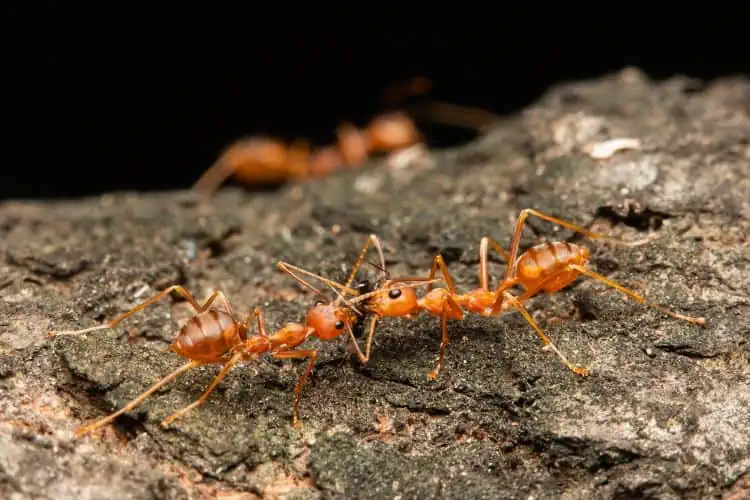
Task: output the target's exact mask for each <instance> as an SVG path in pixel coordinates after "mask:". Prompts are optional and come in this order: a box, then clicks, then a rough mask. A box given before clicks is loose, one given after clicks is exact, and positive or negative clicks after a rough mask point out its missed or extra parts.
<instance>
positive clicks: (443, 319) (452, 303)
mask: <svg viewBox="0 0 750 500" xmlns="http://www.w3.org/2000/svg"><path fill="white" fill-rule="evenodd" d="M449 309H452V310H453V311H460V310H461V308H460V306H459V305H458V303H456V300H455V299H454V298H453V297H451V296H450V295H446V296H445V297H444V298H443V307H442V311H441V312H440V327H441V329H442V338H441V340H440V356H439V357H438V361H437V363H436V364H435V369H434V370H432V371H431V372H429V373H428V374H427V378H428V379H430V380H435V379H436V378H437V376H438V373H440V369H441V368H442V367H443V362H444V361H445V351H446V349H447V348H448V343H449V342H450V337H449V336H448V311H449Z"/></svg>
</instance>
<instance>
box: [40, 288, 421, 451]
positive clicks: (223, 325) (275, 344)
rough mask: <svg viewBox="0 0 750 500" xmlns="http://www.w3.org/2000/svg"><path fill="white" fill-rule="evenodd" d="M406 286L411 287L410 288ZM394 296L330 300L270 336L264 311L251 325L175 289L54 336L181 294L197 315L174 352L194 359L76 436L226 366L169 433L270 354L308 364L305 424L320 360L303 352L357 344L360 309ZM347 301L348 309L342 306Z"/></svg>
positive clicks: (222, 301)
mask: <svg viewBox="0 0 750 500" xmlns="http://www.w3.org/2000/svg"><path fill="white" fill-rule="evenodd" d="M304 284H305V285H306V286H307V287H308V288H311V289H312V290H314V291H315V292H316V293H318V294H319V295H321V296H322V297H323V298H324V299H325V296H324V295H323V294H322V292H320V291H319V290H317V289H316V288H314V287H313V286H312V285H310V284H309V283H304ZM401 286H407V287H408V286H409V285H401ZM392 290H393V289H391V288H383V289H379V290H376V291H373V292H371V293H369V294H363V295H361V296H359V297H356V298H354V299H352V300H350V301H349V300H346V299H345V298H344V297H343V296H342V295H340V294H339V297H338V298H337V299H336V300H335V301H334V302H330V301H328V300H327V299H326V300H325V301H324V302H319V303H317V304H316V305H314V306H313V307H312V308H310V310H309V311H308V313H307V318H306V321H305V324H300V323H287V324H286V325H284V326H283V327H282V328H280V329H279V330H277V331H276V332H274V333H271V334H269V333H267V331H266V326H265V321H264V319H263V312H262V311H261V309H260V308H255V310H254V311H253V313H252V314H250V315H249V316H248V318H247V320H246V321H245V322H239V321H237V320H236V319H235V318H234V315H233V312H232V307H231V305H230V304H229V301H228V300H227V299H226V297H225V296H224V294H223V293H222V292H220V291H217V292H214V293H213V294H212V295H211V296H210V297H209V298H208V300H206V302H204V303H203V304H202V305H201V304H199V303H198V301H197V300H195V298H194V297H193V296H192V294H190V292H188V291H187V290H186V289H185V288H183V287H181V286H179V285H175V286H171V287H169V288H167V289H165V290H163V291H161V292H159V293H157V294H155V295H154V296H152V297H151V298H149V299H147V300H145V301H144V302H142V303H140V304H139V305H137V306H135V307H134V308H132V309H130V310H129V311H127V312H125V313H124V314H122V315H120V316H118V317H116V318H115V319H113V320H111V321H109V322H106V323H103V324H100V325H97V326H94V327H90V328H84V329H81V330H70V331H61V332H54V331H52V332H50V336H52V337H55V336H60V335H79V334H83V333H87V332H92V331H96V330H104V329H109V328H114V327H115V326H117V325H118V324H119V323H120V322H122V321H123V320H124V319H126V318H128V317H129V316H131V315H133V314H135V313H137V312H139V311H141V310H143V309H145V308H146V307H148V306H149V305H152V304H154V303H156V302H158V301H160V300H162V299H164V298H165V297H167V296H168V295H169V294H170V293H171V292H175V293H176V294H178V295H180V296H181V297H183V298H184V299H186V300H187V301H188V302H189V303H190V305H191V306H192V307H193V309H194V310H195V311H196V315H195V316H193V317H192V318H191V319H190V320H188V321H187V323H185V325H184V326H183V327H182V328H180V330H179V332H178V333H177V336H176V337H175V339H174V340H173V341H172V343H171V344H170V346H169V348H168V350H170V351H172V352H175V353H176V354H178V355H180V356H182V357H184V358H187V359H189V361H188V362H187V363H185V364H184V365H182V366H181V367H179V368H177V369H176V370H174V371H173V372H172V373H170V374H169V375H167V376H166V377H164V378H162V379H161V380H159V381H158V382H156V383H155V384H154V385H152V386H151V387H150V388H149V389H148V390H146V391H145V392H143V393H142V394H141V395H140V396H138V397H136V398H135V399H133V400H132V401H130V402H129V403H128V404H126V405H125V406H124V407H123V408H121V409H120V410H118V411H116V412H114V413H111V414H110V415H108V416H106V417H103V418H101V419H99V420H96V421H95V422H93V423H91V424H89V425H86V426H84V427H82V428H80V429H78V430H77V431H76V435H78V436H81V435H83V434H87V433H89V432H91V431H93V430H95V429H97V428H99V427H101V426H104V425H107V424H108V423H110V422H112V421H113V420H114V419H115V418H117V417H118V416H120V415H122V414H124V413H126V412H128V411H130V410H132V409H133V408H135V407H136V406H138V405H140V404H141V403H142V402H143V401H144V400H145V399H146V398H147V397H149V396H150V395H151V394H153V393H154V392H156V391H158V390H159V389H160V388H161V387H163V386H164V385H166V384H167V383H169V382H170V381H172V380H173V379H175V378H177V376H179V375H180V374H182V373H184V372H186V371H188V370H191V369H193V368H196V367H198V366H201V365H207V364H217V365H221V366H222V368H221V371H220V372H219V374H218V375H217V376H216V377H215V378H214V380H213V381H212V382H211V384H210V385H209V386H208V388H207V389H206V390H205V391H204V392H203V394H201V396H200V397H199V398H198V399H197V400H196V401H194V402H193V403H191V404H189V405H188V406H186V407H184V408H182V409H181V410H179V411H177V412H175V413H173V414H172V415H170V416H169V417H167V418H166V419H164V420H163V421H162V425H163V426H165V427H166V426H168V425H169V424H170V423H171V422H173V421H174V420H175V419H177V418H180V417H181V416H183V415H184V414H185V413H187V412H188V411H190V410H192V409H193V408H196V407H197V406H199V405H201V404H202V403H204V402H205V401H206V399H207V398H208V396H209V395H210V394H211V392H212V391H213V390H214V389H215V388H216V386H217V385H218V384H219V382H220V381H221V380H222V379H223V378H224V377H225V376H226V375H227V373H229V371H230V370H231V369H232V368H233V367H234V366H235V365H236V364H237V363H239V362H240V361H245V360H248V359H255V358H258V357H259V356H261V355H263V354H270V355H272V356H274V357H275V358H278V359H292V358H306V359H308V364H307V368H306V370H305V372H304V373H303V375H302V376H301V377H300V379H299V381H298V382H297V385H296V386H295V388H294V392H295V399H294V409H293V413H292V425H294V426H298V425H299V423H300V420H299V403H300V396H301V394H302V388H303V387H304V385H305V382H306V381H307V379H308V377H309V376H310V373H311V372H312V369H313V365H314V364H315V360H316V357H317V350H315V349H298V347H299V346H300V345H301V344H302V343H303V342H304V341H305V340H307V339H308V338H309V337H311V336H314V337H317V338H318V339H320V340H333V339H335V338H337V337H339V336H340V335H341V334H343V333H344V332H345V331H348V332H349V335H350V336H351V338H354V335H353V333H352V329H351V325H352V323H353V322H354V321H355V317H356V315H357V314H359V312H358V311H357V309H356V304H357V303H358V302H362V301H364V300H368V299H369V298H370V297H372V296H375V295H378V294H381V293H390V292H391V291H392ZM342 301H343V302H344V303H345V305H346V307H342V306H341V305H340V304H341V302H342ZM256 319H257V326H258V334H255V335H252V334H251V330H252V322H253V320H256Z"/></svg>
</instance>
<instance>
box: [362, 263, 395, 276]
mask: <svg viewBox="0 0 750 500" xmlns="http://www.w3.org/2000/svg"><path fill="white" fill-rule="evenodd" d="M367 263H368V264H370V265H371V266H372V267H374V268H375V269H377V270H378V271H380V272H381V273H383V279H390V277H391V273H390V272H389V271H388V270H387V269H386V268H385V267H383V266H381V265H380V264H376V263H375V262H372V261H370V260H368V261H367Z"/></svg>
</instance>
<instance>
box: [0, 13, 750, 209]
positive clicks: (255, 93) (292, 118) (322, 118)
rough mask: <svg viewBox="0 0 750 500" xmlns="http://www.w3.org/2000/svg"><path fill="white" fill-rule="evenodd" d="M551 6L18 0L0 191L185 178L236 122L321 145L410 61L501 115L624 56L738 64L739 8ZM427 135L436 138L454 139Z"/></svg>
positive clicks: (655, 69)
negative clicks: (32, 0)
mask: <svg viewBox="0 0 750 500" xmlns="http://www.w3.org/2000/svg"><path fill="white" fill-rule="evenodd" d="M568 3H569V2H557V3H556V4H555V6H552V5H553V4H552V3H550V5H547V4H544V3H523V4H521V3H513V4H511V3H508V4H507V5H506V4H504V3H503V2H495V3H484V2H474V3H470V2H445V3H439V2H432V3H428V2H410V3H407V2H400V3H393V4H385V3H382V2H373V3H368V2H359V3H354V2H350V3H346V4H344V3H342V4H341V6H333V5H332V4H328V5H323V3H319V2H275V3H273V4H262V3H260V2H253V1H251V2H242V3H241V5H243V7H238V5H240V2H237V3H236V4H231V3H225V4H223V5H219V4H218V3H215V4H211V3H208V2H203V3H201V4H197V3H196V5H194V6H190V5H188V4H187V3H185V5H188V6H187V7H186V6H185V5H178V4H177V3H169V2H166V3H164V2H160V3H159V4H158V5H156V2H154V3H153V4H152V5H147V4H146V3H143V4H141V3H138V2H132V3H131V2H128V3H124V2H120V3H118V4H115V3H110V2H90V3H85V2H80V3H76V2H68V3H67V4H66V5H65V6H63V5H62V4H61V3H57V2H41V3H39V2H38V3H36V4H34V3H19V4H18V5H19V6H20V7H19V8H17V9H16V10H15V12H13V13H12V14H11V15H10V17H9V18H8V19H10V20H11V22H12V24H13V28H14V29H12V30H10V31H9V33H10V34H11V37H10V40H9V41H8V42H7V43H6V50H7V51H8V54H9V56H8V57H6V65H5V70H6V71H5V72H4V73H5V80H6V82H11V83H12V84H13V85H11V89H12V90H8V91H6V92H8V93H7V94H6V97H7V98H8V99H7V101H6V104H7V105H6V113H5V116H4V118H5V121H6V125H10V126H9V127H8V130H10V131H11V132H9V133H6V135H5V139H6V141H5V142H6V148H7V149H6V155H5V162H4V165H3V167H2V178H0V191H1V192H0V196H2V198H9V197H12V198H19V197H32V198H42V197H50V196H56V197H59V196H66V197H70V196H78V195H84V194H95V193H99V192H103V191H111V190H124V189H128V190H129V189H141V190H151V189H175V188H185V187H188V186H190V185H191V184H192V182H193V181H195V180H196V178H197V177H198V175H200V173H201V172H202V171H203V169H205V168H206V167H207V166H208V165H209V164H210V163H211V162H212V161H213V160H214V159H215V157H216V155H217V153H218V152H219V151H220V150H221V148H223V147H224V146H226V145H227V144H229V143H230V142H232V141H233V140H234V139H236V138H238V137H241V136H246V135H250V134H257V133H265V134H272V135H277V136H280V137H282V138H285V139H292V138H295V137H308V138H310V139H311V140H312V141H314V143H316V144H323V143H327V142H330V141H331V140H332V139H333V130H334V128H335V127H336V125H337V124H338V123H339V122H340V121H341V120H344V119H346V120H352V121H354V122H356V123H358V124H364V122H365V121H366V120H367V119H368V118H370V117H371V116H372V115H373V114H375V113H377V112H378V111H380V110H381V109H382V107H381V106H380V103H379V102H378V97H379V95H380V93H381V91H382V90H383V88H384V87H386V86H387V85H388V84H390V83H393V82H395V81H399V80H402V79H405V78H408V77H410V76H414V75H425V76H428V77H430V78H431V79H432V80H433V82H434V83H435V89H434V91H433V93H432V94H431V95H432V97H435V98H436V99H441V100H445V101H452V102H457V103H461V104H467V105H474V106H481V107H484V108H486V109H489V110H492V111H495V112H497V113H508V112H513V111H517V110H518V109H519V108H521V107H523V106H526V105H528V104H530V103H531V102H532V101H533V100H534V99H536V98H538V97H539V96H540V94H541V93H543V92H544V91H545V89H547V88H548V86H550V85H552V84H555V83H557V82H561V81H566V80H573V79H581V78H595V77H597V76H600V75H602V74H604V73H608V72H612V71H617V70H619V69H621V68H622V67H624V66H628V65H633V66H637V67H640V68H641V69H643V70H644V71H646V72H647V73H648V74H649V75H650V76H652V77H654V78H664V77H668V76H670V75H673V74H676V73H682V74H688V75H691V76H696V77H700V78H704V79H711V78H715V77H717V76H721V75H730V74H737V73H750V57H749V56H750V54H749V52H750V51H748V47H749V46H750V44H749V43H748V38H747V23H746V22H745V20H746V19H747V17H746V16H744V15H743V14H744V13H743V12H742V9H737V8H735V9H734V10H731V9H729V8H728V7H726V6H721V4H719V3H702V4H695V5H693V4H685V3H682V4H678V3H674V4H672V5H671V6H669V4H667V3H664V4H660V3H657V2H652V3H651V4H642V5H638V4H634V3H632V2H631V3H621V4H620V3H617V2H603V3H591V4H589V3H580V4H576V6H575V7H572V6H570V5H566V4H568ZM727 5H730V4H727ZM511 6H512V8H511ZM428 134H429V135H428V137H429V140H430V141H431V143H432V144H433V145H435V146H447V145H450V144H455V143H458V142H461V141H465V140H467V139H469V138H470V137H471V134H467V133H465V132H462V131H460V130H455V129H447V128H440V127H430V128H429V130H428Z"/></svg>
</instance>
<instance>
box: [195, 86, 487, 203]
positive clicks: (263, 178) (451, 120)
mask: <svg viewBox="0 0 750 500" xmlns="http://www.w3.org/2000/svg"><path fill="white" fill-rule="evenodd" d="M431 89H432V83H431V81H430V80H429V79H427V78H425V77H415V78H412V79H410V80H408V81H406V82H403V83H399V84H396V85H392V86H390V87H388V88H387V89H386V90H385V92H384V93H383V97H382V103H383V104H384V105H385V106H387V107H396V106H399V105H400V104H402V103H403V102H404V101H406V100H407V99H408V98H410V97H412V96H420V95H423V94H426V93H428V92H429V91H430V90H431ZM412 114H415V115H418V116H420V117H423V118H425V119H428V120H430V121H433V122H437V123H442V124H446V125H452V126H460V127H467V128H471V129H474V130H478V131H479V130H482V129H483V128H485V127H486V126H487V125H489V124H492V123H494V122H496V121H497V120H498V117H497V116H496V115H493V114H492V113H490V112H487V111H484V110H480V109H475V108H468V107H464V106H459V105H454V104H448V103H444V102H438V101H428V102H427V103H426V104H424V105H422V106H419V107H417V108H416V109H415V110H413V112H412ZM423 140H424V137H423V136H422V134H421V133H420V132H419V130H418V129H417V126H416V124H415V123H414V120H413V119H412V118H411V117H410V116H409V114H407V113H406V112H404V111H398V110H395V111H389V112H385V113H382V114H380V115H377V116H376V117H374V118H373V119H372V120H371V121H370V122H369V123H368V124H367V125H366V126H365V127H364V128H363V129H360V128H358V127H356V126H355V125H354V124H352V123H350V122H343V123H342V124H341V125H339V127H338V128H337V130H336V143H335V144H333V145H329V146H323V147H320V148H315V149H312V148H311V147H310V143H309V141H307V140H302V139H298V140H295V141H293V142H292V143H291V144H286V143H284V142H283V141H281V140H278V139H274V138H271V137H266V136H255V137H248V138H244V139H240V140H238V141H236V142H234V143H233V144H231V145H230V146H229V147H227V148H226V149H225V150H224V151H223V152H222V153H221V154H220V155H219V158H218V159H217V160H216V161H215V162H214V163H213V164H212V165H211V166H210V167H209V168H208V169H207V170H206V171H205V172H204V173H203V174H202V175H201V177H200V178H199V179H198V181H197V182H196V183H195V184H194V185H193V190H194V191H195V192H197V193H199V194H201V195H204V196H210V195H212V194H213V193H214V192H215V191H216V190H217V189H218V188H219V186H221V184H222V183H224V182H225V181H226V180H227V179H228V178H229V177H234V178H235V179H236V180H237V181H239V182H240V183H242V184H246V185H254V186H257V185H266V186H268V185H280V184H284V183H286V182H293V181H299V180H305V179H315V178H320V177H324V176H326V175H329V174H331V173H333V172H335V171H337V170H341V169H345V168H356V167H358V166H360V165H362V164H363V163H365V162H366V161H367V159H368V158H369V157H370V156H371V155H373V154H382V153H389V152H393V151H399V150H402V149H404V148H406V147H409V146H412V145H415V144H417V143H421V142H423Z"/></svg>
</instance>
